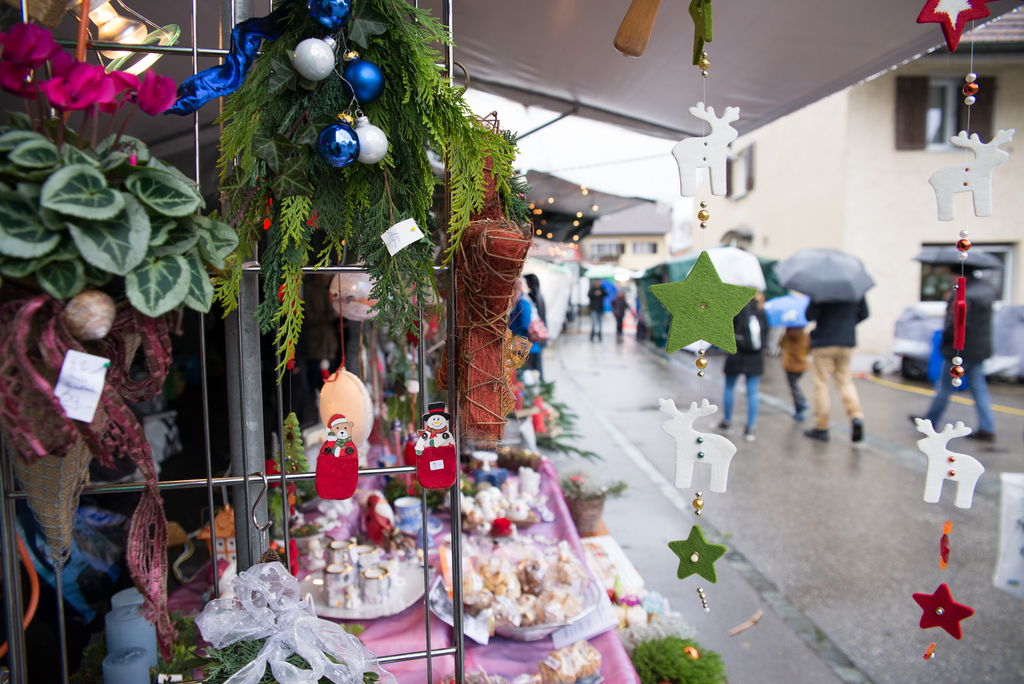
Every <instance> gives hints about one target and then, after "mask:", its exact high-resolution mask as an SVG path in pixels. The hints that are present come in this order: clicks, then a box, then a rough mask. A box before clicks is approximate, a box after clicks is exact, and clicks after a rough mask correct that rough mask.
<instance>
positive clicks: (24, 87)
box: [0, 62, 36, 99]
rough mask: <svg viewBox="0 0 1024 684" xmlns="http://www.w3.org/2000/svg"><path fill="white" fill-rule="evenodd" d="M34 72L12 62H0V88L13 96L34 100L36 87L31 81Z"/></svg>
mask: <svg viewBox="0 0 1024 684" xmlns="http://www.w3.org/2000/svg"><path fill="white" fill-rule="evenodd" d="M31 75H32V70H31V69H29V68H28V67H21V66H18V65H16V64H12V63H11V62H0V88H3V89H4V90H6V91H7V92H9V93H11V94H12V95H17V96H19V97H24V98H26V99H32V98H34V97H35V96H36V85H35V83H33V82H32V80H31Z"/></svg>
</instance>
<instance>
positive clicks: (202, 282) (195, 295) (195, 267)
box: [185, 249, 213, 313]
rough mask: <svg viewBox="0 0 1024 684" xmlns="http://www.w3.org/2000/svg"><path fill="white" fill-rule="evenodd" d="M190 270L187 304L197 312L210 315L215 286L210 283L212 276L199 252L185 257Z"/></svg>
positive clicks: (196, 251) (192, 252)
mask: <svg viewBox="0 0 1024 684" xmlns="http://www.w3.org/2000/svg"><path fill="white" fill-rule="evenodd" d="M185 260H186V261H187V262H188V268H189V285H188V294H187V295H185V304H186V305H187V306H188V307H189V308H191V309H195V310H196V311H200V312H202V313H210V305H211V304H213V284H211V283H210V274H209V273H207V272H206V267H205V266H203V261H202V258H201V257H200V256H199V250H198V249H193V250H192V251H191V252H189V253H188V254H186V255H185Z"/></svg>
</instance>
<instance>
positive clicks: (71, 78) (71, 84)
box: [39, 62, 117, 111]
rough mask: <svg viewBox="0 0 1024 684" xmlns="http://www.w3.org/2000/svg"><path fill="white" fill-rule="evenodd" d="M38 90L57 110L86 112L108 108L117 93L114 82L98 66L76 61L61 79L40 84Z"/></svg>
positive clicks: (52, 79)
mask: <svg viewBox="0 0 1024 684" xmlns="http://www.w3.org/2000/svg"><path fill="white" fill-rule="evenodd" d="M39 90H41V91H42V92H43V94H44V95H46V97H47V98H49V100H50V104H51V105H53V106H54V107H56V108H57V109H60V110H63V111H67V110H74V109H86V108H87V107H90V106H92V105H94V104H98V105H101V106H102V105H107V104H110V103H111V102H113V101H114V96H115V95H116V94H117V90H116V86H115V82H114V80H113V79H111V78H109V77H108V76H107V73H106V71H104V69H103V67H101V66H99V65H92V64H85V63H84V62H79V63H77V64H74V65H72V66H71V68H70V70H68V72H67V75H66V76H64V77H57V78H51V79H50V80H49V81H44V82H42V83H40V84H39Z"/></svg>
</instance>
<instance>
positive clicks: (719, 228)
mask: <svg viewBox="0 0 1024 684" xmlns="http://www.w3.org/2000/svg"><path fill="white" fill-rule="evenodd" d="M969 71H970V62H969V60H968V59H967V58H965V57H961V56H960V55H943V56H941V57H938V56H932V55H926V56H924V57H922V58H920V59H917V60H913V61H910V62H908V63H907V64H904V65H901V66H899V67H898V68H896V69H895V70H890V71H888V72H886V73H884V74H882V75H880V76H878V77H876V78H874V79H871V80H869V81H867V82H865V83H863V84H860V85H857V86H854V87H852V88H849V89H847V90H845V91H842V92H839V93H836V94H835V95H832V96H830V97H828V98H826V99H824V100H821V101H819V102H817V103H815V104H813V105H810V106H808V107H806V108H804V109H802V110H800V111H797V112H795V113H793V114H790V115H789V116H787V117H784V118H782V119H779V120H777V121H775V122H773V123H771V124H769V125H767V126H765V127H763V128H761V129H759V130H757V131H754V132H753V133H751V134H749V135H746V136H743V137H741V138H739V139H738V140H736V141H735V142H734V143H733V144H732V152H733V155H734V157H735V158H736V160H735V161H734V162H733V163H732V164H731V167H732V168H731V176H730V193H731V196H730V197H718V196H711V194H710V188H709V186H708V184H707V182H706V181H705V183H704V184H703V185H702V186H701V189H700V195H699V196H698V197H697V200H698V202H699V201H700V200H704V201H707V202H708V210H709V211H710V212H711V218H710V220H709V221H708V227H707V229H706V231H707V236H706V237H707V240H708V243H709V244H710V243H714V242H717V241H720V240H722V238H723V237H725V236H726V235H727V233H729V232H730V231H737V232H749V234H750V235H751V240H750V244H749V248H750V249H751V251H753V252H755V253H756V254H758V255H761V256H766V257H771V258H775V259H785V258H786V257H788V256H790V255H792V254H793V253H794V252H796V251H797V250H799V249H802V248H805V247H831V248H835V249H838V250H842V251H844V252H848V253H850V254H855V255H857V256H858V257H860V259H861V260H862V261H863V263H864V264H865V265H866V266H867V267H868V269H869V270H870V271H871V273H872V275H873V277H874V279H875V282H876V283H877V285H876V286H875V287H874V288H873V289H872V290H871V291H870V292H869V293H868V295H867V300H868V307H869V309H870V312H871V315H870V318H868V320H866V321H864V322H863V323H861V324H860V325H859V326H858V329H857V331H858V352H859V353H869V354H885V353H887V352H888V351H889V350H890V349H891V346H892V340H893V330H894V325H895V322H896V319H897V317H898V316H899V315H900V314H901V313H902V312H903V311H904V310H905V309H906V308H907V307H909V306H911V305H913V304H916V303H917V302H919V301H921V300H922V298H923V297H924V298H936V296H937V295H936V293H934V292H932V291H930V290H929V287H930V286H929V285H927V283H924V282H923V281H922V265H921V264H919V263H918V262H916V261H914V260H913V258H914V256H916V255H917V254H918V253H919V252H920V251H921V248H922V246H924V245H933V244H942V245H952V244H954V243H955V242H956V240H957V239H958V236H959V232H960V231H961V230H965V229H966V230H969V231H970V239H971V240H972V241H973V243H974V244H975V245H976V246H987V247H990V248H991V249H992V250H993V251H994V252H995V253H997V254H998V255H999V256H1000V258H1002V259H1003V260H1004V262H1005V265H1006V268H1005V271H1004V273H1003V278H1002V285H1003V299H1004V301H1007V302H1010V303H1014V304H1021V303H1024V253H1022V252H1021V249H1022V241H1024V145H1022V144H1021V136H1024V55H1021V54H1020V53H1017V54H1015V55H1007V54H992V55H986V54H976V56H975V60H974V72H975V73H977V74H978V75H979V76H980V77H981V79H979V82H983V83H984V84H986V85H989V87H990V88H991V89H992V90H994V93H993V94H994V98H992V97H991V96H990V97H989V99H988V104H987V105H986V108H987V109H990V111H989V112H986V113H984V116H985V117H986V118H987V117H989V116H990V117H991V121H990V124H991V131H992V133H993V134H994V132H995V131H996V130H998V129H1010V128H1016V129H1017V136H1016V140H1014V141H1013V142H1011V143H1009V144H1008V145H1005V146H1003V148H1002V149H1004V150H1006V151H1008V152H1009V153H1010V158H1009V160H1008V161H1006V162H1005V163H1003V164H1001V165H1000V166H998V167H997V168H996V169H995V172H994V180H993V196H994V213H993V215H992V216H990V217H987V218H978V217H976V216H975V215H974V211H973V206H972V204H971V195H970V194H969V193H960V194H957V195H956V200H955V210H956V217H955V219H954V220H953V221H939V220H938V218H937V216H938V212H937V207H936V198H935V193H934V191H933V190H932V187H931V186H930V185H929V183H928V178H929V177H930V176H931V175H932V174H933V173H934V172H935V171H936V170H938V169H940V168H941V167H943V166H946V165H951V164H961V163H964V162H966V161H970V160H971V159H973V157H974V155H973V154H972V153H971V152H969V151H965V150H963V149H960V148H954V147H951V146H949V145H948V143H944V142H943V139H944V138H946V135H947V133H948V132H949V131H953V133H948V134H949V135H953V134H955V133H956V132H957V131H959V129H960V128H961V127H963V126H962V124H963V123H964V122H963V118H964V117H963V115H962V114H959V118H958V112H959V109H960V103H961V102H962V100H963V99H964V96H963V94H962V93H960V92H959V89H960V88H962V86H963V84H964V76H965V75H966V74H967V73H968V72H969ZM901 77H902V78H904V79H905V80H903V81H900V78H901ZM914 77H917V79H918V80H917V81H916V83H919V84H927V88H928V91H927V92H928V95H927V97H928V98H929V99H928V101H927V108H926V109H922V110H921V111H922V112H924V113H925V117H924V120H922V121H916V120H914V119H913V118H911V119H909V121H910V122H911V124H912V125H914V126H924V130H922V131H921V134H922V135H924V136H931V139H930V140H938V141H939V142H937V143H934V142H930V141H929V142H927V143H926V144H925V145H924V149H910V150H908V149H897V147H898V145H897V118H898V116H900V117H904V119H903V120H902V121H901V125H902V126H904V128H906V126H907V121H908V119H906V118H905V117H906V116H907V115H906V113H905V112H899V113H898V110H899V109H900V108H901V107H903V106H904V103H898V102H897V100H898V95H897V91H898V90H899V89H900V88H904V92H905V91H906V84H911V85H913V83H914V82H915V81H913V78H914ZM925 79H927V80H925ZM991 79H994V81H993V80H991ZM901 84H902V85H901ZM993 85H994V88H992V86H993ZM922 87H923V86H922ZM979 100H980V95H979ZM714 104H718V103H714ZM721 104H723V105H725V104H729V103H721ZM972 109H974V108H972ZM978 116H979V117H981V116H982V114H978ZM919 118H920V117H919ZM978 125H979V127H981V128H982V129H983V128H984V124H981V123H979V124H978ZM972 129H974V126H972ZM901 135H903V134H902V133H901ZM983 135H984V134H983ZM983 142H988V140H987V139H984V138H983ZM903 146H904V147H905V146H906V145H905V144H904V145H903ZM698 230H699V229H698ZM734 234H735V233H734ZM967 263H968V266H969V265H970V260H969V259H968V262H967ZM925 280H927V279H925Z"/></svg>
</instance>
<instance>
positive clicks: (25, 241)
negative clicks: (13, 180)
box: [0, 191, 60, 259]
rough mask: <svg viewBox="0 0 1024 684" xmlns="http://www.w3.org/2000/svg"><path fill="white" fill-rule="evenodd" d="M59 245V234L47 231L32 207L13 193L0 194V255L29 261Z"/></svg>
mask: <svg viewBox="0 0 1024 684" xmlns="http://www.w3.org/2000/svg"><path fill="white" fill-rule="evenodd" d="M58 242H60V234H59V233H52V232H50V231H49V230H47V229H46V228H45V227H44V226H43V224H42V223H41V222H40V221H39V213H38V211H37V209H36V207H35V206H33V205H32V204H31V203H30V202H28V201H27V200H26V199H25V198H24V197H22V196H21V195H19V194H18V193H16V192H10V191H7V192H0V253H2V254H6V255H7V256H12V257H19V258H22V259H32V258H35V257H41V256H43V255H44V254H46V253H47V252H49V251H50V250H52V249H53V248H54V247H56V246H57V243H58Z"/></svg>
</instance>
